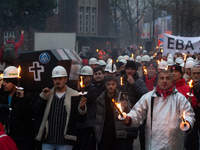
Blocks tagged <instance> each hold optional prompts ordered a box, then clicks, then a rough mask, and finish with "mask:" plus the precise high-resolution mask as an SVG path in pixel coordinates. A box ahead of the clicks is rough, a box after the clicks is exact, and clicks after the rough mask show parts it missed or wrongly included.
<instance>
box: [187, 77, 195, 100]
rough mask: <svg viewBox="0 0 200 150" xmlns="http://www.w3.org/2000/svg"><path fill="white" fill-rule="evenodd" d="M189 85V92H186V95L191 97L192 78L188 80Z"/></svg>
mask: <svg viewBox="0 0 200 150" xmlns="http://www.w3.org/2000/svg"><path fill="white" fill-rule="evenodd" d="M188 84H189V86H190V92H188V93H187V95H188V96H190V97H192V96H194V95H193V94H192V88H193V80H192V79H191V80H190V81H189V82H188Z"/></svg>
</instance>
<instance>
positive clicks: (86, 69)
mask: <svg viewBox="0 0 200 150" xmlns="http://www.w3.org/2000/svg"><path fill="white" fill-rule="evenodd" d="M79 74H80V75H85V76H92V75H93V70H92V68H91V67H90V66H84V67H83V68H82V69H81V73H79Z"/></svg>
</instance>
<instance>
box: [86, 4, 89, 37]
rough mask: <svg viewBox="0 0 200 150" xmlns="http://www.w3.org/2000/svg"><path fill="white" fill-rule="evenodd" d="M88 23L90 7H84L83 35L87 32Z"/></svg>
mask: <svg viewBox="0 0 200 150" xmlns="http://www.w3.org/2000/svg"><path fill="white" fill-rule="evenodd" d="M89 22H90V7H86V11H85V33H88V32H89V27H90V26H89Z"/></svg>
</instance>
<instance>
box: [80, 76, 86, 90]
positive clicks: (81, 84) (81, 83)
mask: <svg viewBox="0 0 200 150" xmlns="http://www.w3.org/2000/svg"><path fill="white" fill-rule="evenodd" d="M80 78H81V82H80V86H81V88H84V87H85V85H83V76H80Z"/></svg>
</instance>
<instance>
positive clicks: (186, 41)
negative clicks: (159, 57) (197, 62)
mask: <svg viewBox="0 0 200 150" xmlns="http://www.w3.org/2000/svg"><path fill="white" fill-rule="evenodd" d="M176 50H179V52H180V53H187V51H189V52H190V54H194V52H197V53H199V52H200V37H181V36H174V35H169V34H164V38H163V54H164V55H167V53H172V54H174V53H175V51H176Z"/></svg>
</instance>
